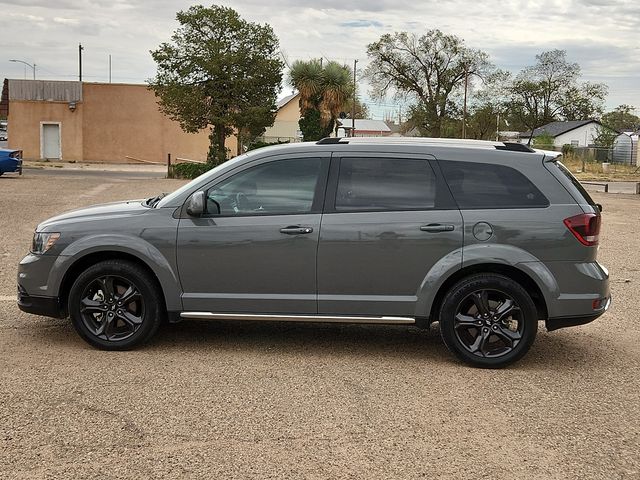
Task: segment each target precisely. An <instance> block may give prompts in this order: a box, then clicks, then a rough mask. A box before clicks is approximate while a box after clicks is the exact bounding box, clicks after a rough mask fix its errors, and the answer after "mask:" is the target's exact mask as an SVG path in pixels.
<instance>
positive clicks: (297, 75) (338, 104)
mask: <svg viewBox="0 0 640 480" xmlns="http://www.w3.org/2000/svg"><path fill="white" fill-rule="evenodd" d="M289 82H290V83H291V84H292V85H293V86H294V87H295V88H296V89H297V90H298V92H299V93H300V113H301V114H302V116H303V117H305V116H307V117H308V118H307V119H306V120H301V121H300V129H301V130H302V132H303V135H304V138H305V140H319V138H315V137H316V136H320V138H322V137H324V136H327V135H328V134H330V133H331V132H332V131H333V129H334V128H335V124H336V119H337V118H338V115H339V114H340V112H341V111H343V110H344V108H345V105H346V104H347V103H348V101H349V99H350V98H351V97H352V96H353V85H352V84H351V71H350V70H349V68H348V67H345V66H344V65H340V64H339V63H338V62H328V63H327V64H326V65H323V64H322V62H321V61H320V60H309V61H301V60H297V61H295V62H294V63H293V64H292V65H291V69H290V71H289ZM316 117H318V119H319V122H320V125H313V132H314V133H313V134H311V133H310V131H309V130H308V128H309V123H310V122H309V119H311V118H316ZM311 123H315V121H312V122H311ZM305 130H307V132H308V133H307V132H305Z"/></svg>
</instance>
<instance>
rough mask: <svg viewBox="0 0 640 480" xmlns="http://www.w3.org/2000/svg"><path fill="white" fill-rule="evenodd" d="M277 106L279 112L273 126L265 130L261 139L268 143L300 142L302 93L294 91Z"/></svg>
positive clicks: (279, 101)
mask: <svg viewBox="0 0 640 480" xmlns="http://www.w3.org/2000/svg"><path fill="white" fill-rule="evenodd" d="M276 107H277V108H278V113H277V114H276V119H275V121H274V122H273V126H271V127H268V128H267V129H266V130H265V132H264V134H263V135H262V137H261V140H262V141H263V142H267V143H278V142H291V143H293V142H299V141H300V140H301V136H300V126H299V125H298V122H299V121H300V94H299V93H293V94H291V95H288V96H286V97H284V98H282V99H281V100H278V103H277V104H276Z"/></svg>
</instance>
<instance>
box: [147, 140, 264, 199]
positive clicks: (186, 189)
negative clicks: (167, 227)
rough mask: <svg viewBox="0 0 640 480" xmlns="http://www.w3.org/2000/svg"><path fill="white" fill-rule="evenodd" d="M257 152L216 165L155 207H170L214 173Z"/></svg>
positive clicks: (253, 151)
mask: <svg viewBox="0 0 640 480" xmlns="http://www.w3.org/2000/svg"><path fill="white" fill-rule="evenodd" d="M258 151H259V150H252V151H251V152H247V153H245V154H244V155H240V156H238V157H235V158H234V159H232V160H229V161H227V162H224V163H221V164H220V165H218V166H216V167H214V168H212V169H211V170H209V171H208V172H204V173H203V174H202V175H200V176H199V177H196V178H194V179H193V180H191V181H190V182H189V183H187V184H185V185H183V186H182V187H180V188H179V189H177V190H176V191H174V192H173V193H170V194H169V195H167V196H166V197H164V198H163V199H162V200H160V202H159V203H158V204H157V205H156V207H157V208H162V207H164V206H165V205H171V202H173V201H174V200H175V199H176V198H178V197H180V196H181V195H182V194H184V193H186V192H189V191H191V190H193V189H194V188H195V187H196V186H197V185H200V184H201V183H204V182H205V181H206V180H207V179H208V178H210V177H213V176H215V174H216V172H219V171H220V170H222V169H223V168H227V167H229V166H232V165H234V164H235V163H238V162H240V161H242V160H244V159H246V158H247V157H251V156H253V155H255V153H256V152H258Z"/></svg>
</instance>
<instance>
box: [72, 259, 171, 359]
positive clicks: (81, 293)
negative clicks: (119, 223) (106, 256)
mask: <svg viewBox="0 0 640 480" xmlns="http://www.w3.org/2000/svg"><path fill="white" fill-rule="evenodd" d="M68 309H69V315H70V316H71V321H72V323H73V326H74V328H75V329H76V331H77V332H78V334H79V335H80V336H81V337H82V338H83V339H84V340H85V341H86V342H88V343H90V344H91V345H93V346H94V347H97V348H100V349H103V350H128V349H131V348H133V347H136V346H138V345H140V344H142V343H144V342H146V341H148V340H149V339H150V338H151V337H152V336H153V335H154V334H155V333H156V331H157V330H158V327H159V326H160V324H161V323H162V321H163V320H164V318H165V317H166V310H165V307H164V301H163V298H162V293H161V290H160V288H159V286H158V285H157V281H156V279H155V278H154V277H153V276H152V275H151V274H150V273H149V272H148V271H147V270H145V269H144V268H142V267H140V266H139V265H137V264H135V263H133V262H129V261H126V260H106V261H103V262H99V263H96V264H95V265H92V266H91V267H89V268H87V269H86V270H85V271H84V272H82V273H81V274H80V275H79V276H78V278H77V279H76V281H75V282H74V283H73V286H72V287H71V291H70V293H69V302H68Z"/></svg>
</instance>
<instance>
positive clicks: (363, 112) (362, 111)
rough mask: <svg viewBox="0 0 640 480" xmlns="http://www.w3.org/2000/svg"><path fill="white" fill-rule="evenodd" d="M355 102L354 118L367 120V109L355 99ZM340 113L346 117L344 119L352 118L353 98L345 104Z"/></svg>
mask: <svg viewBox="0 0 640 480" xmlns="http://www.w3.org/2000/svg"><path fill="white" fill-rule="evenodd" d="M355 102H356V105H355V106H356V118H369V107H368V106H367V104H366V103H363V102H362V101H360V99H359V98H357V97H356V99H355ZM342 112H344V113H345V114H346V115H347V116H346V117H345V118H351V117H352V116H353V96H352V97H351V98H349V99H348V100H347V101H346V102H345V104H344V107H343V109H342Z"/></svg>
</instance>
